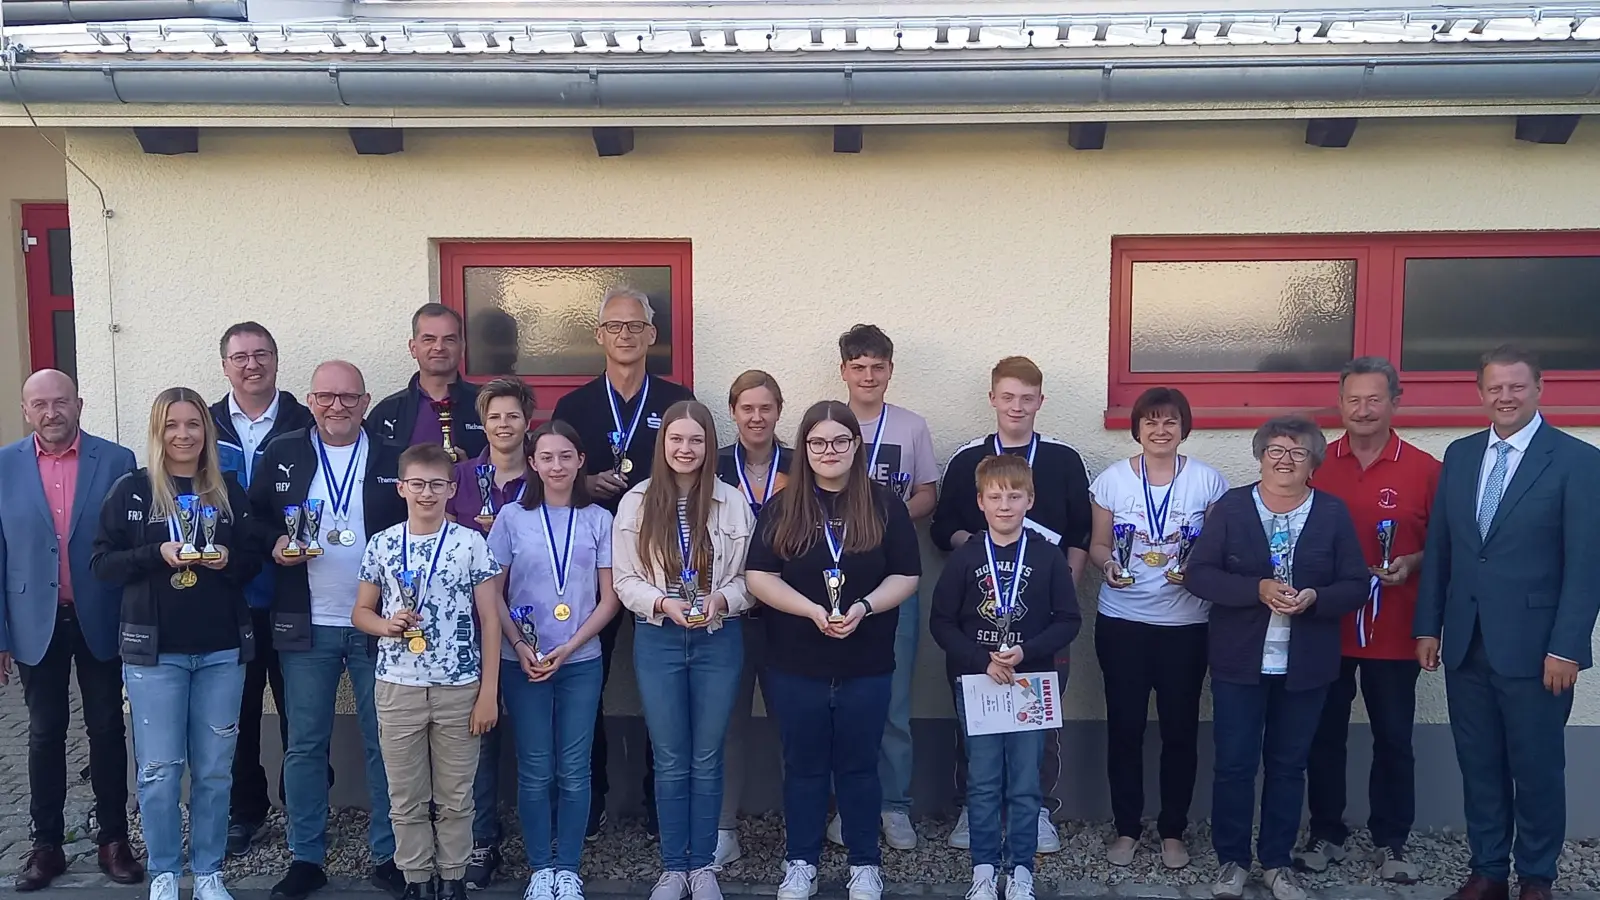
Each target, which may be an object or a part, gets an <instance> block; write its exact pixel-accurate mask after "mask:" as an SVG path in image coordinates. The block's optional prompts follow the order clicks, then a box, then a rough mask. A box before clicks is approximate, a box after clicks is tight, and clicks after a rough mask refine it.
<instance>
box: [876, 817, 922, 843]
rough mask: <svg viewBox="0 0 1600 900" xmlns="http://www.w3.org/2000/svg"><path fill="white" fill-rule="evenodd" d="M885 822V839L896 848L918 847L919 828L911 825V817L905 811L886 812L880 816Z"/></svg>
mask: <svg viewBox="0 0 1600 900" xmlns="http://www.w3.org/2000/svg"><path fill="white" fill-rule="evenodd" d="M879 819H880V820H881V821H882V822H883V839H884V842H885V843H887V844H888V845H889V846H890V847H893V848H894V849H896V850H915V849H917V829H915V828H913V827H911V817H910V816H909V815H907V814H905V813H903V812H886V813H883V814H882V815H881V816H879Z"/></svg>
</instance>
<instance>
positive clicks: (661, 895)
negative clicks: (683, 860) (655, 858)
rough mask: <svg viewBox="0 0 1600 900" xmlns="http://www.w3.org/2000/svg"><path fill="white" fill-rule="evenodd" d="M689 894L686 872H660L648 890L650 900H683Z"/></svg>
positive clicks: (687, 874)
mask: <svg viewBox="0 0 1600 900" xmlns="http://www.w3.org/2000/svg"><path fill="white" fill-rule="evenodd" d="M688 893H689V873H688V872H662V873H661V877H660V878H658V879H656V886H655V887H653V888H651V889H650V900H683V898H684V897H685V896H687V895H688Z"/></svg>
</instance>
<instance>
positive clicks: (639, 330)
mask: <svg viewBox="0 0 1600 900" xmlns="http://www.w3.org/2000/svg"><path fill="white" fill-rule="evenodd" d="M649 327H650V323H649V322H638V321H634V322H601V323H600V330H601V331H604V332H605V333H606V334H621V333H622V332H623V329H627V332H628V333H629V334H644V330H645V329H646V328H649Z"/></svg>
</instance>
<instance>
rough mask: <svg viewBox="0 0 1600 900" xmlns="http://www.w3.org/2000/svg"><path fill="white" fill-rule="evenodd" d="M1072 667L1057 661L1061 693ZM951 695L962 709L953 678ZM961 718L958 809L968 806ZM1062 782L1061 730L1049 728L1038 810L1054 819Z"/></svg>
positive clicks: (958, 729)
mask: <svg viewBox="0 0 1600 900" xmlns="http://www.w3.org/2000/svg"><path fill="white" fill-rule="evenodd" d="M1071 668H1072V665H1071V663H1070V662H1068V660H1066V659H1065V658H1062V659H1058V660H1056V665H1055V669H1056V675H1057V676H1059V677H1060V679H1061V681H1060V685H1061V690H1062V691H1063V692H1065V691H1066V689H1067V673H1068V670H1070V669H1071ZM950 691H951V696H953V697H954V698H955V702H956V708H957V709H960V706H961V702H962V701H961V680H960V679H959V678H958V679H952V680H951V682H950ZM961 721H962V717H961V716H959V715H958V716H957V717H956V723H957V724H956V730H955V731H956V792H955V798H954V799H955V802H956V804H957V805H959V806H966V805H967V781H968V777H969V776H968V772H969V765H968V761H967V757H968V756H969V753H968V752H967V733H966V729H965V728H964V727H962V726H961ZM1060 780H1061V729H1059V728H1052V729H1050V730H1048V731H1046V732H1045V733H1044V752H1042V753H1040V754H1039V790H1040V792H1041V793H1042V794H1043V802H1042V804H1041V805H1040V808H1041V809H1043V810H1045V811H1046V812H1048V813H1049V814H1050V815H1052V816H1054V815H1055V814H1056V813H1058V812H1060V811H1061V798H1060V797H1057V796H1056V795H1055V794H1056V784H1057V783H1059V782H1060Z"/></svg>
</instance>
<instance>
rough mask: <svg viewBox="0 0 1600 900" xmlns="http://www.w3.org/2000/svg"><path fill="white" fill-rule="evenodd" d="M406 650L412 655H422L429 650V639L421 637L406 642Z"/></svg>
mask: <svg viewBox="0 0 1600 900" xmlns="http://www.w3.org/2000/svg"><path fill="white" fill-rule="evenodd" d="M406 649H408V650H410V651H411V652H412V653H422V652H423V651H425V650H427V649H428V639H427V638H425V637H420V636H419V637H414V638H412V639H411V640H409V641H407V642H406Z"/></svg>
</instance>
